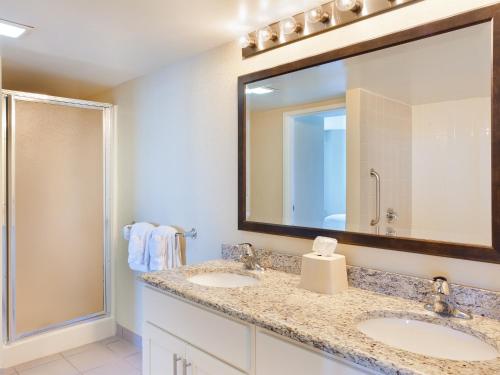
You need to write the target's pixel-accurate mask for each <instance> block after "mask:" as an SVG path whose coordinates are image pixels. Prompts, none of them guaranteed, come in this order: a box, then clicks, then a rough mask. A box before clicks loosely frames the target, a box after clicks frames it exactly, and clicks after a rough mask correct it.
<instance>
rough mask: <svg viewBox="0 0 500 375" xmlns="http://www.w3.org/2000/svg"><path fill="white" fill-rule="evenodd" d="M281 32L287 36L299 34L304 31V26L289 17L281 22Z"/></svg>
mask: <svg viewBox="0 0 500 375" xmlns="http://www.w3.org/2000/svg"><path fill="white" fill-rule="evenodd" d="M280 26H281V31H282V32H283V34H285V35H291V34H298V33H300V32H301V31H302V25H301V24H300V23H298V22H297V21H295V18H293V17H288V18H285V19H284V20H282V21H280Z"/></svg>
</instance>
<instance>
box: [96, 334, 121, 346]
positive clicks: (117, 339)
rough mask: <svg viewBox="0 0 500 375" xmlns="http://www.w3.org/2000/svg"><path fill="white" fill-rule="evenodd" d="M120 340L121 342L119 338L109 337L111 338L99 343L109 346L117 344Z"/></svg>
mask: <svg viewBox="0 0 500 375" xmlns="http://www.w3.org/2000/svg"><path fill="white" fill-rule="evenodd" d="M120 340H122V338H120V337H119V336H111V337H108V338H106V339H104V340H101V341H99V342H100V343H101V344H103V345H108V344H111V343H113V342H117V341H120Z"/></svg>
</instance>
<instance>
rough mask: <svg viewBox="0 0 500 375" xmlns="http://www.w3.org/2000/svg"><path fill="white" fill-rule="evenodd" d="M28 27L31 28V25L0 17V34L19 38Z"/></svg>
mask: <svg viewBox="0 0 500 375" xmlns="http://www.w3.org/2000/svg"><path fill="white" fill-rule="evenodd" d="M29 29H32V27H30V26H25V25H21V24H19V23H15V22H10V21H6V20H2V19H0V35H3V36H8V37H9V38H19V37H20V36H21V35H23V34H24V33H25V32H26V31H28V30H29Z"/></svg>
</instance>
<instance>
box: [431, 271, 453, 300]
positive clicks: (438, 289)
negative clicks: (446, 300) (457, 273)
mask: <svg viewBox="0 0 500 375" xmlns="http://www.w3.org/2000/svg"><path fill="white" fill-rule="evenodd" d="M432 281H433V282H434V283H433V284H432V289H433V290H434V292H435V293H439V294H444V295H445V296H449V295H450V286H449V284H448V280H447V279H446V277H443V276H436V277H434V278H433V279H432Z"/></svg>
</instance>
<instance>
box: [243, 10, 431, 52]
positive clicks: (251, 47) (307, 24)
mask: <svg viewBox="0 0 500 375" xmlns="http://www.w3.org/2000/svg"><path fill="white" fill-rule="evenodd" d="M418 1H422V0H334V1H330V2H328V3H325V4H323V5H320V6H317V7H315V8H313V9H307V10H306V11H304V12H302V13H299V14H296V15H294V16H291V17H287V18H285V19H283V20H280V21H278V22H274V23H272V24H270V25H266V26H264V27H262V28H260V29H258V30H256V31H253V32H251V33H248V34H247V35H243V36H242V37H241V38H240V46H241V51H242V56H243V58H244V59H245V58H248V57H251V56H254V55H257V54H259V53H262V52H265V51H269V50H271V49H274V48H277V47H281V46H284V45H286V44H289V43H293V42H297V41H299V40H302V39H304V38H308V37H310V36H313V35H317V34H320V33H323V32H325V31H330V30H333V29H336V28H338V27H342V26H345V25H348V24H350V23H353V22H356V21H360V20H362V19H365V18H368V17H372V16H374V15H377V14H380V13H384V12H388V11H390V10H393V9H396V8H400V7H402V6H405V5H409V4H413V3H416V2H418Z"/></svg>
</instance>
